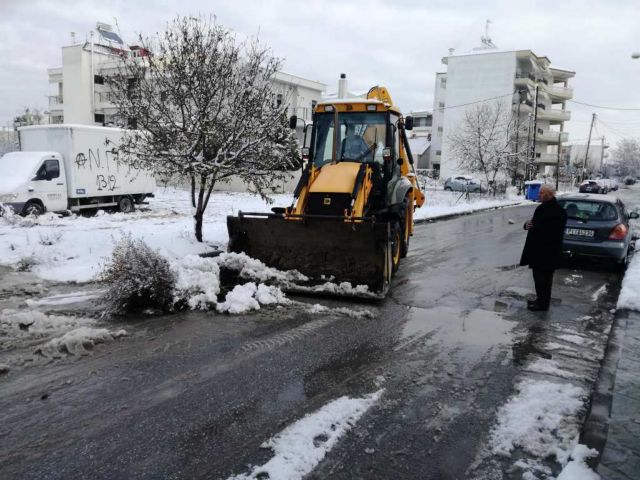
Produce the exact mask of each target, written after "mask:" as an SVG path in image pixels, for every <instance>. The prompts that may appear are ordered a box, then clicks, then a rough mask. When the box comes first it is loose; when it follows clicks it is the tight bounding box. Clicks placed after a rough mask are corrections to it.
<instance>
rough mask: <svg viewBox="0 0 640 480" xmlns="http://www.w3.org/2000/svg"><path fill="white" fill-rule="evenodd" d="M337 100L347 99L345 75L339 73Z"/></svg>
mask: <svg viewBox="0 0 640 480" xmlns="http://www.w3.org/2000/svg"><path fill="white" fill-rule="evenodd" d="M338 98H347V74H346V73H341V74H340V80H338Z"/></svg>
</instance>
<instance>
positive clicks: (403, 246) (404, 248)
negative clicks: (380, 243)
mask: <svg viewBox="0 0 640 480" xmlns="http://www.w3.org/2000/svg"><path fill="white" fill-rule="evenodd" d="M402 222H403V225H404V228H403V229H402V234H403V235H402V242H401V243H400V257H401V258H404V257H406V256H407V253H409V241H410V240H411V224H412V223H413V209H412V205H411V202H410V201H409V199H407V206H406V207H405V210H404V218H403V220H402Z"/></svg>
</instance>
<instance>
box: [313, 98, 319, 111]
mask: <svg viewBox="0 0 640 480" xmlns="http://www.w3.org/2000/svg"><path fill="white" fill-rule="evenodd" d="M316 105H318V101H317V100H311V110H312V111H313V110H315V109H316Z"/></svg>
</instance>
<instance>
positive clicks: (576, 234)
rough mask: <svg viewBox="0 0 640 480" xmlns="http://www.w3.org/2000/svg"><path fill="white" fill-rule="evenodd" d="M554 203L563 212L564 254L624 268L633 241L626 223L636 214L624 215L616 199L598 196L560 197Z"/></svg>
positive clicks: (623, 209)
mask: <svg viewBox="0 0 640 480" xmlns="http://www.w3.org/2000/svg"><path fill="white" fill-rule="evenodd" d="M558 203H559V204H560V205H561V206H562V208H564V209H565V211H566V212H567V225H566V226H565V230H564V241H563V250H564V252H565V253H567V254H569V255H571V256H574V255H576V256H587V257H595V258H599V259H604V260H607V261H609V262H612V263H613V264H614V265H615V266H616V267H618V268H619V269H620V270H624V268H626V265H627V260H628V257H629V251H630V245H631V241H632V239H633V237H632V233H631V231H630V225H629V219H630V218H638V214H637V213H636V212H627V209H626V207H625V206H624V204H623V203H622V202H621V201H620V200H619V199H617V198H614V197H603V196H601V195H589V194H579V193H574V194H567V195H560V196H558Z"/></svg>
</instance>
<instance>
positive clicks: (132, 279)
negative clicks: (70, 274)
mask: <svg viewBox="0 0 640 480" xmlns="http://www.w3.org/2000/svg"><path fill="white" fill-rule="evenodd" d="M99 280H101V281H103V282H105V283H107V284H108V285H107V289H106V291H105V293H104V294H103V295H102V297H101V302H102V303H103V304H104V305H105V307H106V308H105V313H106V314H111V315H122V314H125V313H135V312H141V311H143V310H149V309H151V310H161V311H168V310H169V309H170V308H171V306H172V303H173V289H174V286H175V283H176V277H175V274H174V273H173V271H172V270H171V267H170V265H169V262H168V261H167V260H166V259H165V258H164V257H163V256H162V255H160V253H158V252H157V251H155V250H153V249H151V247H149V246H148V245H147V244H146V243H144V242H143V241H142V240H140V239H132V238H131V236H124V237H123V238H122V240H120V241H119V242H118V243H117V244H116V246H115V248H114V249H113V254H112V256H111V259H110V260H109V262H108V263H107V264H106V265H105V267H104V269H103V271H102V273H101V274H100V277H99Z"/></svg>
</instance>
